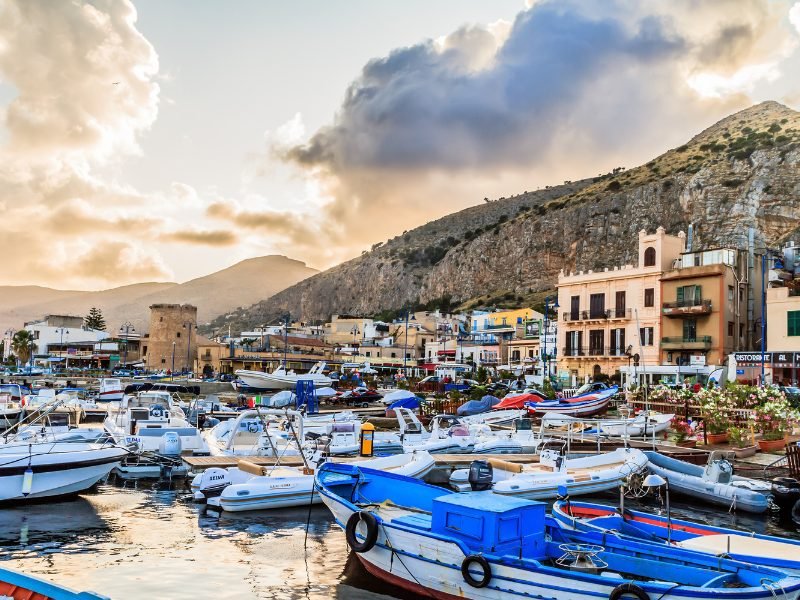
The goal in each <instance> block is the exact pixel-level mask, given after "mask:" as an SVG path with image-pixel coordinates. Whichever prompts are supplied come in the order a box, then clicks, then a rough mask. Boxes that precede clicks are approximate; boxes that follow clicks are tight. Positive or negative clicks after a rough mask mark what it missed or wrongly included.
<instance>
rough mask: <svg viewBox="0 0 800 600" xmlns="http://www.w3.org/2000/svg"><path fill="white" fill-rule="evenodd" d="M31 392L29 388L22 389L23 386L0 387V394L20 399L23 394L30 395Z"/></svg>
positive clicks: (13, 384)
mask: <svg viewBox="0 0 800 600" xmlns="http://www.w3.org/2000/svg"><path fill="white" fill-rule="evenodd" d="M29 393H30V390H28V388H24V389H23V388H22V386H20V385H17V384H16V383H6V384H3V385H0V394H8V395H10V396H13V397H19V396H21V395H23V394H29Z"/></svg>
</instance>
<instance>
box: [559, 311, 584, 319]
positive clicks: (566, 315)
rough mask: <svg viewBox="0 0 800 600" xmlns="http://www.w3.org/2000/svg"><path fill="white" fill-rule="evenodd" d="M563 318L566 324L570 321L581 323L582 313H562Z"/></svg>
mask: <svg viewBox="0 0 800 600" xmlns="http://www.w3.org/2000/svg"><path fill="white" fill-rule="evenodd" d="M562 317H563V319H564V321H565V322H569V321H580V320H581V311H579V310H578V311H574V312H573V311H570V312H565V313H562Z"/></svg>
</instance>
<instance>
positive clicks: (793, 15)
mask: <svg viewBox="0 0 800 600" xmlns="http://www.w3.org/2000/svg"><path fill="white" fill-rule="evenodd" d="M789 22H790V23H791V24H792V25H794V26H795V29H797V33H800V2H796V3H795V4H794V6H792V8H791V9H789Z"/></svg>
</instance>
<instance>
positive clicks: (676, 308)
mask: <svg viewBox="0 0 800 600" xmlns="http://www.w3.org/2000/svg"><path fill="white" fill-rule="evenodd" d="M661 306H662V312H663V313H664V315H665V316H667V317H669V316H684V315H705V314H708V313H710V312H711V300H704V299H701V298H692V299H690V300H678V301H676V302H664V303H663V304H662V305H661Z"/></svg>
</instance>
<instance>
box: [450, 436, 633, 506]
mask: <svg viewBox="0 0 800 600" xmlns="http://www.w3.org/2000/svg"><path fill="white" fill-rule="evenodd" d="M488 466H489V470H490V471H491V474H492V483H493V485H492V491H493V492H494V493H495V494H500V495H504V496H515V497H519V498H528V499H530V500H543V499H547V498H556V497H557V496H558V495H559V492H558V489H559V487H560V486H566V488H567V490H568V492H569V494H570V495H572V496H577V495H580V494H592V493H596V492H602V491H605V490H611V489H614V488H618V487H619V485H620V484H621V483H622V482H623V481H624V480H625V479H627V478H628V477H629V476H630V475H632V474H634V473H641V472H642V471H643V470H644V469H645V468H646V466H647V457H646V456H645V454H644V453H643V452H642V451H641V450H636V449H634V448H617V449H616V450H614V451H613V452H606V453H603V454H597V455H594V456H587V457H583V458H572V459H569V458H564V457H563V456H561V454H560V453H559V452H558V451H557V450H552V449H545V450H542V451H541V453H540V458H539V462H538V463H534V464H529V465H523V464H520V463H510V462H507V461H503V460H496V459H491V460H489V461H488ZM470 470H471V469H457V470H455V471H453V473H452V475H451V476H450V486H451V487H453V488H454V489H456V490H458V491H467V490H468V489H470V482H469V474H470Z"/></svg>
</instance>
